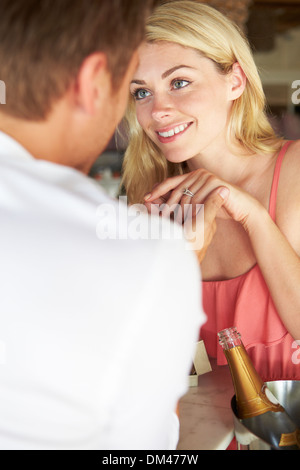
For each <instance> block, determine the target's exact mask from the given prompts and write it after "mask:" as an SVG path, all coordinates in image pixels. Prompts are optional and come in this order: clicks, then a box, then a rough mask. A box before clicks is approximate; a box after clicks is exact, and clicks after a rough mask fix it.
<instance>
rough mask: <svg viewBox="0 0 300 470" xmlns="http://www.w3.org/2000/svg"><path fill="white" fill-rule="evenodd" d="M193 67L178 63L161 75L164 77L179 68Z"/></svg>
mask: <svg viewBox="0 0 300 470" xmlns="http://www.w3.org/2000/svg"><path fill="white" fill-rule="evenodd" d="M192 68H193V67H190V66H189V65H176V66H175V67H172V68H171V69H169V70H167V71H166V72H164V73H163V74H162V76H161V78H162V79H164V78H167V77H168V76H169V75H171V74H172V73H173V72H176V70H178V69H192Z"/></svg>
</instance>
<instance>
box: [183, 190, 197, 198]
mask: <svg viewBox="0 0 300 470" xmlns="http://www.w3.org/2000/svg"><path fill="white" fill-rule="evenodd" d="M182 192H183V194H184V195H185V196H190V197H194V196H195V194H194V193H192V191H190V190H189V189H188V188H184V190H183V191H182Z"/></svg>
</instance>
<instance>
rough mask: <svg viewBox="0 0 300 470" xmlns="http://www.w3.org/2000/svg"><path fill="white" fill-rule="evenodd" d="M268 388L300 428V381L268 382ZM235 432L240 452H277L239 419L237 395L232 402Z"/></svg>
mask: <svg viewBox="0 0 300 470" xmlns="http://www.w3.org/2000/svg"><path fill="white" fill-rule="evenodd" d="M266 384H267V386H268V388H269V389H270V390H271V392H272V393H273V395H274V396H275V397H276V398H277V400H278V401H279V403H280V404H281V405H282V406H284V408H285V409H286V411H287V413H288V414H289V415H290V417H291V418H292V419H293V421H294V422H295V424H297V425H298V426H299V428H300V380H277V381H274V382H266ZM231 409H232V412H233V422H234V432H235V436H236V440H237V446H238V449H239V450H275V448H274V447H273V446H272V445H271V444H269V443H268V442H266V441H264V440H262V439H261V438H260V437H258V436H256V435H255V434H253V433H252V432H251V431H249V429H247V427H246V426H245V425H244V423H243V422H242V421H241V420H240V419H239V418H238V416H237V411H236V399H235V395H234V396H233V397H232V400H231Z"/></svg>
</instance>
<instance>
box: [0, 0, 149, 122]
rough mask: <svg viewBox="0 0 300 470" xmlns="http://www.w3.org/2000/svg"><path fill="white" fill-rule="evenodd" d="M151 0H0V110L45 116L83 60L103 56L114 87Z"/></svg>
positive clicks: (137, 38) (22, 115) (23, 115)
mask: <svg viewBox="0 0 300 470" xmlns="http://www.w3.org/2000/svg"><path fill="white" fill-rule="evenodd" d="M154 4H155V0H1V13H0V79H1V80H3V81H4V82H5V85H6V105H5V106H3V107H1V111H3V112H6V113H8V114H10V115H13V116H15V117H19V118H23V119H24V118H25V119H31V120H42V119H44V118H45V117H46V116H47V114H48V113H49V111H50V110H51V106H52V104H53V102H54V101H55V100H56V99H59V98H60V97H61V96H63V94H64V93H65V92H66V90H67V88H68V87H69V85H70V83H71V81H72V79H74V78H75V77H76V75H77V73H78V71H79V69H80V66H81V64H82V63H83V61H84V59H85V58H86V57H88V56H89V55H90V54H92V53H93V52H96V51H102V52H104V53H106V54H107V57H108V67H109V70H110V72H111V75H112V81H113V84H114V85H115V86H118V85H119V84H120V82H121V78H122V76H123V74H124V73H125V71H126V68H127V66H128V64H129V61H130V59H131V57H132V54H133V52H134V50H135V49H136V48H137V47H138V45H139V44H140V42H141V41H142V39H143V34H144V23H145V19H146V16H147V15H148V14H149V13H150V11H151V9H152V6H153V5H154Z"/></svg>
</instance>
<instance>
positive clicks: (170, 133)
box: [158, 124, 188, 137]
mask: <svg viewBox="0 0 300 470" xmlns="http://www.w3.org/2000/svg"><path fill="white" fill-rule="evenodd" d="M187 127H188V124H182V125H181V126H178V127H175V128H174V129H171V130H170V131H168V132H159V133H158V134H159V135H160V136H161V137H173V135H175V134H180V132H183V131H184V130H185V129H186V128H187Z"/></svg>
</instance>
